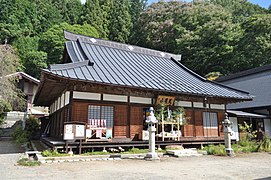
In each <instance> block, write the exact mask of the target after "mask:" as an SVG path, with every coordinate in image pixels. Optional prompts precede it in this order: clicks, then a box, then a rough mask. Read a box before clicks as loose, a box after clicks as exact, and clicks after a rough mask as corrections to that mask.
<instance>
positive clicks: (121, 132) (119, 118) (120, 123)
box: [113, 105, 129, 138]
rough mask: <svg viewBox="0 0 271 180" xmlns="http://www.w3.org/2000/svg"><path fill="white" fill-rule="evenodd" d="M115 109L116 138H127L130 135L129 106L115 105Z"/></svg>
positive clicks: (114, 132) (114, 135) (114, 133)
mask: <svg viewBox="0 0 271 180" xmlns="http://www.w3.org/2000/svg"><path fill="white" fill-rule="evenodd" d="M114 107H115V110H114V128H113V137H114V138H127V137H129V135H128V132H129V126H128V106H127V105H115V106H114Z"/></svg>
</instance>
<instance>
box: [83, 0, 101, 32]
mask: <svg viewBox="0 0 271 180" xmlns="http://www.w3.org/2000/svg"><path fill="white" fill-rule="evenodd" d="M103 18H104V13H103V10H102V7H101V5H100V1H99V0H87V1H86V3H85V5H84V9H83V17H82V20H83V22H84V23H87V24H90V25H91V26H93V27H94V28H95V29H97V31H98V32H99V35H100V36H101V37H106V31H104V27H103V23H104V22H103Z"/></svg>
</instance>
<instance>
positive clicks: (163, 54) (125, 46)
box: [64, 30, 182, 60]
mask: <svg viewBox="0 0 271 180" xmlns="http://www.w3.org/2000/svg"><path fill="white" fill-rule="evenodd" d="M64 36H65V38H66V39H68V40H71V41H77V40H78V39H80V40H81V41H82V42H85V43H91V44H97V45H102V46H107V47H112V48H116V49H120V50H128V51H131V52H137V53H142V54H149V55H153V56H158V57H164V58H168V59H170V58H174V59H177V60H181V57H182V56H181V55H180V54H173V53H168V52H163V51H158V50H153V49H149V48H145V47H140V46H136V45H129V44H125V43H119V42H114V41H109V40H104V39H100V38H94V37H90V36H84V35H79V34H75V33H72V32H69V31H66V30H64Z"/></svg>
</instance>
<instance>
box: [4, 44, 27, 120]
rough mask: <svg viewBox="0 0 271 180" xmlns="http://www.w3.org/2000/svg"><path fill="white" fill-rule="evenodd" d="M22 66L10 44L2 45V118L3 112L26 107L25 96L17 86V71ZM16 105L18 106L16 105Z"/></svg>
mask: <svg viewBox="0 0 271 180" xmlns="http://www.w3.org/2000/svg"><path fill="white" fill-rule="evenodd" d="M19 67H20V63H19V58H18V56H17V54H16V52H15V50H14V49H13V48H12V47H11V46H10V45H1V46H0V119H2V118H3V113H4V112H7V111H10V110H12V109H14V110H18V109H21V108H23V107H24V105H25V103H24V98H23V96H22V94H21V92H20V91H18V89H17V88H16V76H12V75H11V74H13V73H15V72H16V71H17V70H18V68H19ZM14 105H16V106H14Z"/></svg>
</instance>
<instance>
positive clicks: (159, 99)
mask: <svg viewBox="0 0 271 180" xmlns="http://www.w3.org/2000/svg"><path fill="white" fill-rule="evenodd" d="M174 101H175V97H174V96H161V95H159V96H158V97H157V99H156V105H159V104H161V103H163V102H164V103H165V105H166V106H173V105H174Z"/></svg>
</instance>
